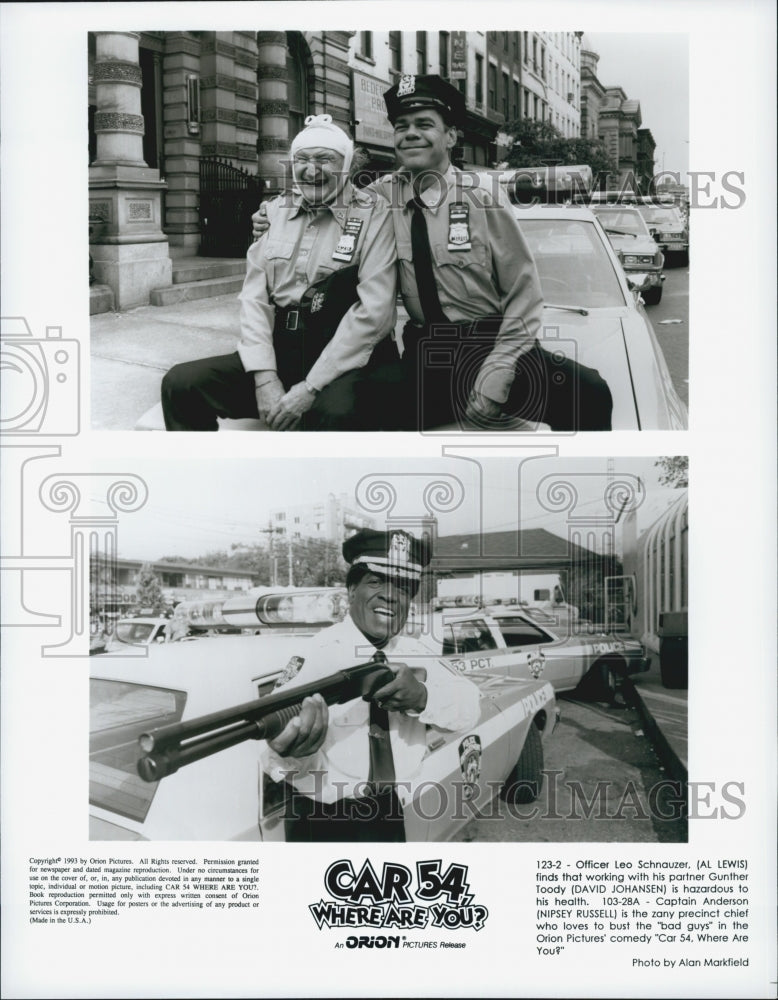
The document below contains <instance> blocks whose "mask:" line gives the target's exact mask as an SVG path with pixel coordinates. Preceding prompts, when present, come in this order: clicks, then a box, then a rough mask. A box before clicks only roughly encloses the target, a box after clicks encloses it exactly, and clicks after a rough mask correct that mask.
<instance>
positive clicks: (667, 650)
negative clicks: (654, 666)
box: [659, 638, 689, 688]
mask: <svg viewBox="0 0 778 1000" xmlns="http://www.w3.org/2000/svg"><path fill="white" fill-rule="evenodd" d="M659 673H660V675H661V677H662V685H663V686H664V687H666V688H685V687H687V686H688V684H689V655H688V643H687V640H686V639H685V638H668V639H662V644H661V646H660V647H659Z"/></svg>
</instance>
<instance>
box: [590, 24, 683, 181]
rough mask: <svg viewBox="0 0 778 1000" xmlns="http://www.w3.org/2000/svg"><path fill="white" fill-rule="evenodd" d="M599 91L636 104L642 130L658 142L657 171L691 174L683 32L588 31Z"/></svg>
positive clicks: (656, 151)
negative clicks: (615, 92) (614, 90)
mask: <svg viewBox="0 0 778 1000" xmlns="http://www.w3.org/2000/svg"><path fill="white" fill-rule="evenodd" d="M586 38H587V40H588V42H589V43H590V44H591V47H592V49H593V51H594V52H596V53H597V54H598V55H599V57H600V61H599V63H598V64H597V79H598V80H599V81H600V83H601V84H602V85H603V87H616V86H620V87H621V88H622V89H623V90H624V92H625V93H626V95H627V97H628V98H629V99H630V100H637V101H640V112H641V116H642V119H643V126H642V127H643V128H648V129H651V134H652V135H653V137H654V141H655V142H656V150H655V152H654V157H655V164H656V168H657V170H671V171H675V172H677V173H680V174H681V175H682V176H681V181H682V182H683V181H684V180H685V177H684V176H683V175H684V174H686V173H687V172H688V170H689V38H688V35H686V34H678V33H675V34H650V33H643V32H640V33H637V32H636V33H633V34H606V33H601V32H589V31H587V32H586Z"/></svg>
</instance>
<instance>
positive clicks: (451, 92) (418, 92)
mask: <svg viewBox="0 0 778 1000" xmlns="http://www.w3.org/2000/svg"><path fill="white" fill-rule="evenodd" d="M384 103H385V104H386V114H387V116H388V118H389V121H390V122H391V123H392V124H393V125H394V122H395V119H396V118H397V117H398V116H399V115H403V114H405V113H406V112H408V111H416V110H418V109H419V108H434V109H435V110H436V111H439V112H440V113H441V114H442V115H443V118H444V119H445V121H446V123H447V124H449V125H456V126H457V127H458V128H461V127H462V125H463V124H464V120H465V98H464V95H463V94H461V93H460V92H459V91H458V90H457V88H456V87H452V85H451V84H450V83H447V82H446V81H445V80H444V79H443V77H441V76H413V75H412V74H410V73H406V74H405V75H404V76H401V77H400V80H399V82H398V83H396V84H395V86H394V87H391V88H390V89H389V90H387V91H385V92H384Z"/></svg>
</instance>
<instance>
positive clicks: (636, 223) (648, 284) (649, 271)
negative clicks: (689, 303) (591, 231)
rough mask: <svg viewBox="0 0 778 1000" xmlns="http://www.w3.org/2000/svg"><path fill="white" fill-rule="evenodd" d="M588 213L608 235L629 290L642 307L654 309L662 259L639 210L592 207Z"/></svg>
mask: <svg viewBox="0 0 778 1000" xmlns="http://www.w3.org/2000/svg"><path fill="white" fill-rule="evenodd" d="M592 211H593V212H594V214H595V215H596V216H597V218H598V219H599V220H600V222H601V223H602V227H603V229H604V230H605V232H606V233H607V234H608V239H609V240H610V241H611V243H612V244H613V248H614V250H615V251H616V253H617V254H618V257H619V260H620V261H621V266H622V267H623V268H624V271H625V273H626V275H627V278H628V280H629V283H630V287H631V288H634V289H635V290H636V291H637V292H639V293H640V294H641V295H642V296H643V301H644V302H645V303H646V305H649V306H652V305H656V304H657V303H658V302H660V301H661V299H662V282H663V281H664V280H665V276H664V274H662V268H663V266H664V262H665V258H664V254H663V253H662V251H661V250H660V249H659V247H658V246H657V245H656V241H655V240H654V238H653V236H652V235H651V233H650V232H649V231H648V226H647V225H646V222H645V219H644V218H643V216H642V215H641V214H640V211H639V209H638V208H637V207H635V206H632V205H594V206H592Z"/></svg>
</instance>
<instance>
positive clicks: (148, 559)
mask: <svg viewBox="0 0 778 1000" xmlns="http://www.w3.org/2000/svg"><path fill="white" fill-rule="evenodd" d="M474 451H475V450H474ZM476 453H477V452H476ZM132 466H133V468H132V475H133V476H134V477H135V478H138V477H140V478H141V479H142V480H143V481H144V484H145V487H146V489H147V492H148V500H147V502H146V503H145V504H144V505H143V506H142V508H141V509H139V510H136V511H135V512H133V513H131V514H127V515H126V516H124V517H123V518H122V519H121V520H120V522H119V523H118V524H117V525H116V529H115V532H114V533H113V535H112V536H111V537H107V536H106V537H105V538H104V539H103V543H102V546H101V547H100V548H95V550H94V551H92V553H91V557H90V602H91V606H90V622H91V628H90V633H91V636H90V654H91V655H90V658H89V666H90V685H89V690H90V706H89V709H90V711H89V719H90V741H89V747H90V755H89V836H90V839H91V840H93V841H114V840H117V841H134V840H150V841H196V840H203V841H219V840H224V841H231V840H237V841H290V842H297V843H300V842H308V843H315V842H332V843H337V842H357V843H359V842H424V841H435V842H440V841H459V842H513V841H525V842H560V843H561V842H592V843H596V842H620V843H628V842H640V843H668V842H675V843H679V842H686V841H687V801H686V778H687V771H686V767H687V678H688V668H687V660H688V644H687V605H688V586H689V581H688V509H687V486H688V461H687V459H686V458H685V457H684V456H656V457H650V458H645V457H641V458H610V459H608V458H596V459H595V458H592V459H583V458H574V459H570V458H568V459H561V458H559V457H557V456H552V457H549V456H538V455H532V454H530V455H528V457H525V458H516V457H512V458H507V457H505V458H494V457H491V456H488V455H487V454H485V456H484V457H483V458H477V457H476V458H474V457H473V456H472V455H469V456H468V457H467V458H457V457H445V458H439V459H403V460H399V459H395V460H393V459H375V458H372V459H367V458H366V459H358V458H348V459H338V460H337V461H335V460H332V459H318V458H315V459H314V458H306V459H296V460H293V459H276V458H273V459H256V460H253V461H252V462H247V461H246V460H245V459H241V460H237V459H236V460H233V459H224V460H221V461H212V462H209V463H208V464H207V466H206V464H205V463H204V462H200V463H196V462H193V461H191V460H185V459H181V460H178V461H176V460H171V459H166V460H165V461H164V462H163V461H161V460H160V461H157V460H155V459H148V460H137V459H134V460H133V461H132ZM112 467H113V468H115V467H116V462H112ZM303 484H304V485H303Z"/></svg>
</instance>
